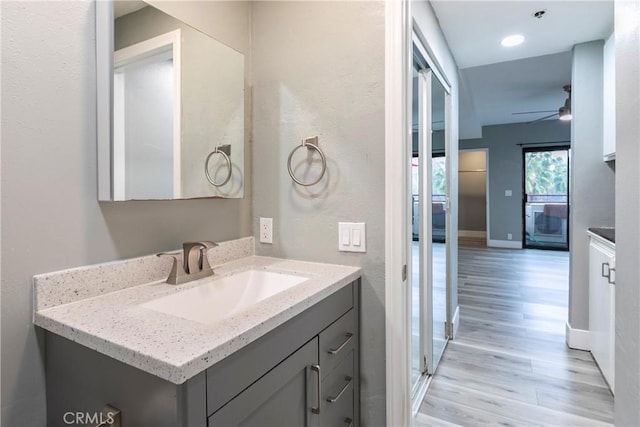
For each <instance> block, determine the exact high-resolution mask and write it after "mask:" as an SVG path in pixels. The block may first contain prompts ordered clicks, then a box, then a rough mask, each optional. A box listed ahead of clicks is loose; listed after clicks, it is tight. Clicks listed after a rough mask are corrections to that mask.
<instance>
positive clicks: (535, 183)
mask: <svg viewBox="0 0 640 427" xmlns="http://www.w3.org/2000/svg"><path fill="white" fill-rule="evenodd" d="M522 156H523V162H522V164H523V168H524V170H523V175H522V176H523V183H522V185H523V192H522V194H523V200H522V203H523V207H522V213H523V224H524V227H523V236H522V241H523V242H524V247H525V248H531V249H551V250H564V251H568V250H569V164H570V158H571V149H570V148H569V147H568V146H561V147H536V148H527V147H525V148H523V149H522Z"/></svg>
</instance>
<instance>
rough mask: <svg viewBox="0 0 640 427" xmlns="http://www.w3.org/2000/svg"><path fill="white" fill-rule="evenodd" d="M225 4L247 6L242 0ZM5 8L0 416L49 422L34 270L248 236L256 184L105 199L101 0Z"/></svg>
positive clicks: (25, 422)
mask: <svg viewBox="0 0 640 427" xmlns="http://www.w3.org/2000/svg"><path fill="white" fill-rule="evenodd" d="M216 4H217V2H216ZM211 7H214V8H215V7H217V6H216V5H215V4H214V5H211ZM219 8H220V10H222V9H224V10H228V9H229V10H235V11H236V12H237V13H238V14H239V15H242V16H247V17H248V16H249V12H248V9H247V5H246V4H244V3H235V4H234V2H230V3H229V4H227V3H222V4H220V5H219ZM0 12H1V19H2V28H1V36H2V52H1V53H2V56H1V64H0V65H1V67H2V77H1V85H2V87H1V90H2V100H1V102H2V105H1V107H2V130H1V132H2V133H1V141H2V159H1V170H2V180H1V182H2V201H1V207H2V212H1V218H2V248H1V250H2V264H3V265H2V266H3V268H2V278H1V279H2V287H1V297H2V307H1V308H2V331H1V335H2V338H1V349H2V416H1V422H2V424H3V425H5V426H44V425H45V389H44V372H43V369H44V367H43V358H42V356H43V351H44V349H43V348H42V345H43V341H42V334H41V332H36V330H35V328H34V327H33V326H32V323H31V315H32V307H31V277H32V276H33V275H34V274H39V273H45V272H48V271H55V270H60V269H64V268H69V267H75V266H81V265H85V264H92V263H97V262H102V261H108V260H115V259H122V258H127V257H132V256H138V255H143V254H149V253H154V252H159V251H163V250H170V249H175V248H177V247H179V245H180V243H181V242H183V241H187V240H192V239H200V240H201V239H211V240H227V239H232V238H237V237H241V236H247V235H250V234H252V227H251V203H250V194H251V193H250V191H247V192H246V193H245V198H244V199H237V200H192V201H175V202H124V203H102V204H100V203H98V202H97V182H96V174H97V172H96V120H95V116H96V105H95V104H96V96H95V91H96V78H95V74H96V73H95V27H94V23H95V11H94V3H93V2H17V1H16V2H0ZM227 21H228V23H229V25H226V26H225V28H229V26H232V27H233V28H230V34H229V35H227V38H228V37H231V36H232V35H233V34H237V33H239V32H241V30H239V29H238V28H236V27H235V26H234V25H233V24H237V22H238V21H239V20H234V19H232V18H230V17H228V18H227ZM244 28H245V30H246V27H244ZM248 38H249V37H248V35H246V36H245V37H243V40H248ZM246 170H247V171H249V168H248V167H247V168H246ZM248 181H249V180H248Z"/></svg>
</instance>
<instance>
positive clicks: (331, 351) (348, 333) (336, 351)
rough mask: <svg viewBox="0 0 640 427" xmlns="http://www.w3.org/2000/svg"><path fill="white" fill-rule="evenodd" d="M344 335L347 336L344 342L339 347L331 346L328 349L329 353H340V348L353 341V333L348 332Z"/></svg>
mask: <svg viewBox="0 0 640 427" xmlns="http://www.w3.org/2000/svg"><path fill="white" fill-rule="evenodd" d="M344 336H345V337H347V339H346V340H344V342H343V343H342V344H340V345H339V346H338V347H336V348H330V349H329V350H328V351H327V353H329V354H338V352H339V351H340V350H342V349H343V348H344V346H345V345H347V344H349V341H351V340H352V339H353V334H352V333H351V332H347V333H346V334H344Z"/></svg>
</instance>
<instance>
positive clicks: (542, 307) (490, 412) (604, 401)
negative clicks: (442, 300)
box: [414, 247, 613, 426]
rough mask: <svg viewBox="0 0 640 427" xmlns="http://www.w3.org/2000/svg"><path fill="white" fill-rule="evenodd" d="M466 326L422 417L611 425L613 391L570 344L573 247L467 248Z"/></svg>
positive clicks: (430, 420)
mask: <svg viewBox="0 0 640 427" xmlns="http://www.w3.org/2000/svg"><path fill="white" fill-rule="evenodd" d="M459 260H460V262H459V280H458V287H459V289H458V298H459V300H458V301H459V305H460V327H459V330H458V336H457V337H456V339H455V340H452V341H450V342H449V344H448V346H447V349H446V350H445V353H444V355H443V357H442V360H441V362H440V365H439V366H438V368H437V371H436V374H435V375H434V377H433V379H432V382H431V385H430V387H429V390H428V392H427V395H426V397H425V398H424V401H423V403H422V405H421V406H420V411H419V414H418V415H417V417H416V419H415V424H414V425H416V426H452V425H459V426H485V425H502V426H529V425H539V426H603V425H610V423H612V422H613V396H612V395H611V393H610V391H609V389H608V388H607V386H606V384H605V383H604V380H603V378H602V375H601V374H600V371H599V370H598V367H597V366H596V364H595V362H594V361H593V358H592V357H591V353H589V352H586V351H579V350H572V349H570V348H568V347H567V346H566V344H565V338H564V333H565V322H566V319H567V300H568V266H569V254H568V253H567V252H555V251H540V250H531V249H529V250H509V249H490V248H478V247H461V248H460V252H459Z"/></svg>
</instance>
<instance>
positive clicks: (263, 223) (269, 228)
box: [260, 217, 273, 243]
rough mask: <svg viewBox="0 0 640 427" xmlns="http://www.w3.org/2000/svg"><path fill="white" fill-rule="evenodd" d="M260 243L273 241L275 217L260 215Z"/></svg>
mask: <svg viewBox="0 0 640 427" xmlns="http://www.w3.org/2000/svg"><path fill="white" fill-rule="evenodd" d="M260 243H273V218H262V217H260Z"/></svg>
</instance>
